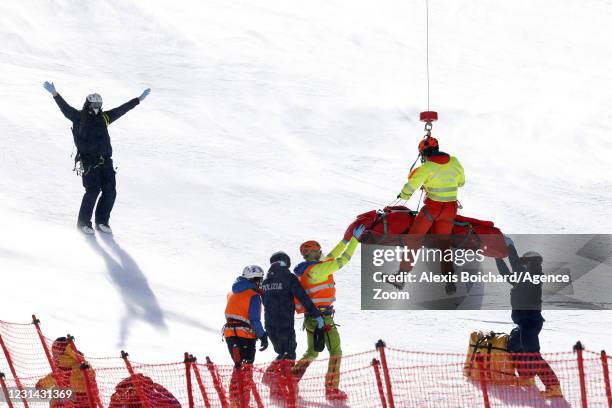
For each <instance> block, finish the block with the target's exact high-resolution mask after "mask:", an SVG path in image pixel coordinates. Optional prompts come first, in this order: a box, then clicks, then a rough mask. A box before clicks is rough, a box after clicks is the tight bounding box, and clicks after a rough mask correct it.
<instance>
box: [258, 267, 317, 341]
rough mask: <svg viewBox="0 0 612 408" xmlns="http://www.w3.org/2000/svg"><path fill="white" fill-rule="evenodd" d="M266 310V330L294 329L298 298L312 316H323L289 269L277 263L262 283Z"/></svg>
mask: <svg viewBox="0 0 612 408" xmlns="http://www.w3.org/2000/svg"><path fill="white" fill-rule="evenodd" d="M261 288H262V290H263V304H264V310H265V314H264V316H265V319H266V330H269V329H270V328H272V329H277V328H292V329H293V323H294V317H295V302H294V300H293V299H294V297H295V298H297V299H298V300H299V301H300V303H301V304H302V305H304V308H305V309H306V310H307V311H308V314H309V315H310V316H314V317H317V316H321V312H319V310H318V309H317V308H316V307H315V305H314V303H312V300H310V297H309V296H308V295H307V294H306V291H305V290H304V288H303V287H302V285H301V284H300V281H299V280H298V278H297V276H295V275H294V274H293V273H291V271H290V270H289V268H288V267H286V266H282V265H281V263H280V262H275V263H273V264H272V266H270V269H269V270H268V274H267V275H266V279H264V281H263V282H262V283H261Z"/></svg>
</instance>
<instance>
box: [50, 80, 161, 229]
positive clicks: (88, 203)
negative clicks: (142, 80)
mask: <svg viewBox="0 0 612 408" xmlns="http://www.w3.org/2000/svg"><path fill="white" fill-rule="evenodd" d="M44 87H45V89H46V90H47V91H49V93H51V94H52V95H53V99H54V100H55V103H57V106H59V108H60V110H61V111H62V113H63V114H64V116H65V117H66V118H67V119H68V120H70V121H71V122H72V136H73V138H74V143H75V145H76V148H77V156H76V158H75V165H76V164H77V162H80V166H79V168H80V170H79V172H80V174H81V176H82V178H83V187H85V194H84V195H83V200H82V201H81V208H80V210H79V218H78V221H77V227H78V228H79V229H80V230H81V231H82V232H83V233H85V234H93V233H94V230H93V228H92V225H91V217H92V215H93V212H94V207H95V209H96V214H95V223H96V229H98V230H99V231H102V232H105V233H107V234H111V233H112V230H111V228H110V226H109V219H110V213H111V211H112V209H113V205H114V204H115V198H116V196H117V191H116V189H115V169H114V167H113V159H112V156H113V148H112V146H111V141H110V135H109V134H108V126H109V125H110V124H111V123H113V122H114V121H116V120H117V119H119V118H120V117H121V116H123V115H125V114H126V113H127V112H128V111H129V110H131V109H133V108H134V107H136V105H138V104H139V103H140V102H141V101H143V100H144V98H146V97H147V95H148V94H149V92H150V91H151V90H150V89H146V90H145V91H144V92H143V93H142V95H140V96H139V97H138V98H134V99H132V100H130V101H128V102H127V103H124V104H123V105H121V106H119V107H117V108H114V109H111V110H109V111H102V97H101V96H100V95H98V94H91V95H88V96H87V98H86V99H85V103H84V104H83V109H82V110H77V109H75V108H73V107H72V106H70V105H69V104H68V103H67V102H66V101H65V100H64V98H62V96H61V95H60V94H59V93H57V91H56V90H55V85H53V83H49V82H45V83H44ZM100 193H102V195H101V196H100V199H99V200H98V196H99V195H100ZM96 201H98V204H97V206H96Z"/></svg>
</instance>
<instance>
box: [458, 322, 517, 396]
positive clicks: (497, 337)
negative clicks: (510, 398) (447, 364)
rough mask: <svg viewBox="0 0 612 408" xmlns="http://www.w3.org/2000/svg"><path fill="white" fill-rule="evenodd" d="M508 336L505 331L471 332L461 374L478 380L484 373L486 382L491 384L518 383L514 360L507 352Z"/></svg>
mask: <svg viewBox="0 0 612 408" xmlns="http://www.w3.org/2000/svg"><path fill="white" fill-rule="evenodd" d="M508 337H509V335H508V334H506V333H495V332H488V333H484V332H482V331H480V330H479V331H474V332H472V333H471V334H470V343H469V346H468V351H467V357H466V360H465V364H464V366H463V374H464V375H465V376H466V377H467V378H469V379H471V380H474V381H479V380H480V379H481V375H482V374H483V373H484V375H485V379H486V380H487V382H490V383H492V384H501V385H518V380H519V378H518V377H517V376H516V375H515V366H514V361H513V359H512V355H511V354H510V353H509V352H508ZM481 364H482V366H481Z"/></svg>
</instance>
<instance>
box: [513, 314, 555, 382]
mask: <svg viewBox="0 0 612 408" xmlns="http://www.w3.org/2000/svg"><path fill="white" fill-rule="evenodd" d="M512 320H513V321H514V323H516V324H517V325H518V327H516V328H514V330H512V332H511V333H510V337H509V339H508V351H511V352H515V353H529V354H526V355H520V354H519V355H518V356H517V357H516V358H515V359H514V360H515V362H516V366H517V371H518V373H519V375H520V376H521V377H534V376H536V375H537V376H538V377H540V380H541V381H542V383H543V384H544V385H545V386H546V387H547V388H548V387H550V386H553V385H559V379H558V378H557V376H556V375H555V372H554V371H553V370H552V368H551V367H550V365H549V364H548V362H546V360H544V358H543V357H542V355H541V354H540V337H539V336H540V332H541V331H542V326H543V324H544V319H543V318H542V314H541V313H540V312H539V311H516V310H515V311H513V312H512Z"/></svg>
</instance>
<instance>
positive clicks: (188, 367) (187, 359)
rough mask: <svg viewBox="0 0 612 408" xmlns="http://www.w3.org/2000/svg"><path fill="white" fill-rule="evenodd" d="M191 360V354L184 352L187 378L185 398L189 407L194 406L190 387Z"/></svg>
mask: <svg viewBox="0 0 612 408" xmlns="http://www.w3.org/2000/svg"><path fill="white" fill-rule="evenodd" d="M193 361H194V360H193V356H190V355H189V353H187V352H185V360H184V362H185V377H186V378H187V400H188V401H189V408H194V403H193V390H192V388H191V363H193Z"/></svg>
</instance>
